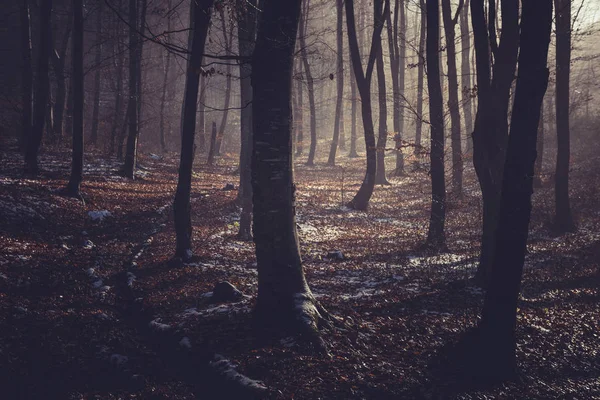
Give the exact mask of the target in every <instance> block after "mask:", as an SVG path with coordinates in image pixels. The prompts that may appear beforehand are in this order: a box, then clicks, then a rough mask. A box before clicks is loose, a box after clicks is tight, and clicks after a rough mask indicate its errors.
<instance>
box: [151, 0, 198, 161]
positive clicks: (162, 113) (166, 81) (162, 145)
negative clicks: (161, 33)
mask: <svg viewBox="0 0 600 400" xmlns="http://www.w3.org/2000/svg"><path fill="white" fill-rule="evenodd" d="M167 8H168V9H169V10H171V0H169V1H168V3H167ZM167 31H168V32H170V31H171V14H168V15H167ZM170 70H171V52H170V51H167V57H166V61H165V77H164V80H163V87H162V94H161V98H160V122H159V129H160V148H161V150H162V151H163V153H164V152H166V151H167V144H166V142H165V106H166V103H167V86H168V84H169V77H170V75H169V73H170ZM202 135H204V132H202Z"/></svg>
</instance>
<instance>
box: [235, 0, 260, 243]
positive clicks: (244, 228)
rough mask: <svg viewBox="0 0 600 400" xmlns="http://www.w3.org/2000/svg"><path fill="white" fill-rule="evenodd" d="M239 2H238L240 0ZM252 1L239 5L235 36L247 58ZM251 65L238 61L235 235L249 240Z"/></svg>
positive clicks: (251, 33) (252, 32)
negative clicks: (238, 193) (239, 107)
mask: <svg viewBox="0 0 600 400" xmlns="http://www.w3.org/2000/svg"><path fill="white" fill-rule="evenodd" d="M240 3H241V2H240ZM257 3H258V2H257V1H256V0H249V3H248V4H247V5H245V7H244V6H240V8H241V10H240V11H239V17H238V39H239V49H240V56H241V57H244V58H248V59H249V58H250V57H251V56H252V52H253V51H254V44H255V42H256V25H257V19H258V15H257V12H256V9H257V6H258V4H257ZM251 77H252V65H251V64H250V63H249V62H248V61H244V62H242V63H240V101H241V105H242V110H241V112H240V131H241V138H240V139H241V140H240V143H241V149H240V191H241V196H240V198H241V202H242V213H241V215H240V229H239V231H238V238H239V239H241V240H250V239H252V176H251V173H250V168H251V165H250V164H251V162H250V161H251V158H252V82H251Z"/></svg>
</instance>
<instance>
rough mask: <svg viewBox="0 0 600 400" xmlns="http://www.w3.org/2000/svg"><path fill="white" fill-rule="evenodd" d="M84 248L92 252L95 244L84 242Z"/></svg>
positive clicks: (88, 241)
mask: <svg viewBox="0 0 600 400" xmlns="http://www.w3.org/2000/svg"><path fill="white" fill-rule="evenodd" d="M83 248H84V249H87V250H90V249H93V248H94V243H92V241H91V240H86V241H85V242H83Z"/></svg>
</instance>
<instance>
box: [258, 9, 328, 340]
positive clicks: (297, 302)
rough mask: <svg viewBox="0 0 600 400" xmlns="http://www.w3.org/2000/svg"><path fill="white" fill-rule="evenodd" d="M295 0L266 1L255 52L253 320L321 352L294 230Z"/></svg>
mask: <svg viewBox="0 0 600 400" xmlns="http://www.w3.org/2000/svg"><path fill="white" fill-rule="evenodd" d="M300 3H301V2H300V0H290V1H286V2H282V1H279V0H266V1H265V2H264V4H263V7H262V10H263V16H262V19H261V24H260V27H259V30H258V37H257V41H256V48H255V51H254V56H253V68H252V87H253V96H254V103H253V116H252V121H253V126H254V134H253V139H252V144H253V149H254V151H253V152H252V187H253V202H254V243H255V244H256V260H257V265H258V296H257V300H256V308H255V319H256V321H257V326H260V327H261V328H263V329H266V330H269V331H271V332H269V333H270V334H276V335H278V336H280V335H287V334H300V336H301V337H304V338H306V339H308V340H309V341H310V342H312V343H315V344H317V346H318V347H319V348H321V349H324V348H325V345H324V343H323V342H322V340H321V339H320V337H319V334H318V329H319V326H320V325H321V322H322V321H323V320H324V310H323V309H322V307H321V306H320V305H319V304H318V302H317V301H316V300H315V298H314V297H313V295H312V293H311V291H310V289H309V287H308V284H307V283H306V280H305V278H304V271H303V268H302V259H301V257H300V249H299V244H298V234H297V231H296V213H295V210H296V205H295V188H296V187H295V185H294V176H293V165H292V158H293V157H292V144H291V122H292V121H291V104H290V94H291V82H292V70H293V56H292V55H293V51H294V45H295V40H296V34H297V32H296V30H297V27H298V18H299V14H300Z"/></svg>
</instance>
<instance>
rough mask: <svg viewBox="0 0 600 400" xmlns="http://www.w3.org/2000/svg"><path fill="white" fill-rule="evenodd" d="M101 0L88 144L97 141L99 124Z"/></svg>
mask: <svg viewBox="0 0 600 400" xmlns="http://www.w3.org/2000/svg"><path fill="white" fill-rule="evenodd" d="M103 4H104V2H103V1H100V2H98V11H96V58H95V68H96V73H95V75H94V106H93V109H92V133H91V135H90V144H91V145H93V146H96V143H97V142H98V125H99V124H100V86H101V85H100V83H101V82H100V77H101V74H100V72H101V68H100V64H101V63H102V5H103Z"/></svg>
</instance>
